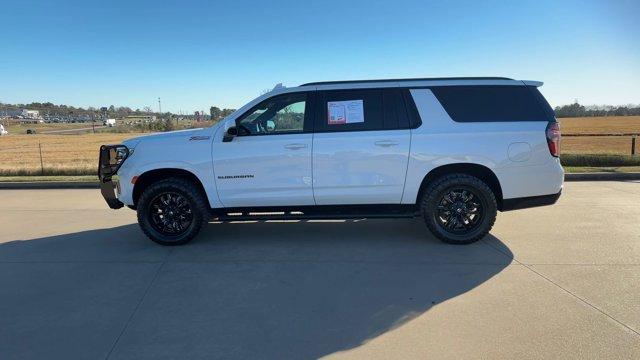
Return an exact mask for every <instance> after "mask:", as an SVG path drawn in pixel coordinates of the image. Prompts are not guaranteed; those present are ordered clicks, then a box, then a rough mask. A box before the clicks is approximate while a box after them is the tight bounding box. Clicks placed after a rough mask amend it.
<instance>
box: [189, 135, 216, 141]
mask: <svg viewBox="0 0 640 360" xmlns="http://www.w3.org/2000/svg"><path fill="white" fill-rule="evenodd" d="M209 139H211V136H192V137H190V138H189V141H197V140H209Z"/></svg>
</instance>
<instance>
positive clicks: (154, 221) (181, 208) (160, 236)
mask: <svg viewBox="0 0 640 360" xmlns="http://www.w3.org/2000/svg"><path fill="white" fill-rule="evenodd" d="M137 213H138V224H140V227H141V228H142V231H143V232H144V233H145V235H147V237H149V238H150V239H151V240H153V241H155V242H157V243H158V244H162V245H182V244H186V243H187V242H189V241H190V240H191V239H193V238H194V237H195V236H196V235H197V234H198V232H199V231H200V228H201V227H202V223H203V222H205V221H206V220H208V216H207V214H208V207H207V205H206V199H205V197H204V195H203V194H202V193H201V191H200V190H199V189H198V188H197V186H196V185H195V184H193V183H192V182H191V181H188V180H185V179H180V178H169V179H166V180H161V181H158V182H156V183H153V184H151V185H149V187H147V188H146V189H145V190H144V191H143V192H142V195H140V199H139V200H138V204H137Z"/></svg>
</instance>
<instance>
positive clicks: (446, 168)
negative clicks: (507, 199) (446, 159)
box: [416, 163, 503, 211]
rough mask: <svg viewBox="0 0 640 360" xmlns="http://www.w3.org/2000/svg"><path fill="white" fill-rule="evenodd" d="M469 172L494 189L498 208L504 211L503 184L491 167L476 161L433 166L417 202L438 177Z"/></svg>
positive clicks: (423, 180) (421, 186) (421, 188)
mask: <svg viewBox="0 0 640 360" xmlns="http://www.w3.org/2000/svg"><path fill="white" fill-rule="evenodd" d="M454 173H457V174H467V175H471V176H475V177H477V178H478V179H480V180H482V181H484V183H485V184H487V186H489V188H490V189H491V191H493V194H494V196H495V197H496V202H497V205H498V210H500V211H502V202H503V198H502V186H501V185H500V180H498V177H497V176H496V174H495V173H494V172H493V171H492V170H491V169H489V168H488V167H486V166H484V165H480V164H475V163H454V164H446V165H441V166H438V167H436V168H433V169H432V170H431V171H429V172H428V173H427V174H426V175H425V177H424V178H423V179H422V183H421V184H420V190H418V195H417V197H416V204H418V202H419V201H420V199H422V196H423V194H424V192H425V191H426V189H427V187H428V186H429V184H431V183H432V182H433V181H435V180H437V179H438V178H440V177H442V176H445V175H448V174H454Z"/></svg>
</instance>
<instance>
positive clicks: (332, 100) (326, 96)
mask: <svg viewBox="0 0 640 360" xmlns="http://www.w3.org/2000/svg"><path fill="white" fill-rule="evenodd" d="M318 95H319V96H318V98H319V101H318V110H317V111H318V115H317V116H316V119H317V120H316V126H315V128H314V131H315V132H342V131H367V130H396V129H406V128H408V127H409V118H408V115H407V112H406V109H405V104H404V99H403V96H402V93H401V90H399V89H396V88H391V89H362V90H351V89H350V90H335V91H333V90H332V91H320V92H319V94H318Z"/></svg>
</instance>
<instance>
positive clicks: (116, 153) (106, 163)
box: [98, 145, 129, 209]
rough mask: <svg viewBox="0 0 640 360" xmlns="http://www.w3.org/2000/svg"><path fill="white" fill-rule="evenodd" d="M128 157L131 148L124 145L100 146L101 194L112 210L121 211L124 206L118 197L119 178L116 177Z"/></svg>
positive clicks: (99, 172)
mask: <svg viewBox="0 0 640 360" xmlns="http://www.w3.org/2000/svg"><path fill="white" fill-rule="evenodd" d="M128 156H129V148H127V147H126V146H124V145H102V146H100V157H99V159H98V178H99V179H100V193H102V197H103V198H104V200H105V201H106V202H107V205H109V207H110V208H112V209H120V208H121V207H123V206H124V204H123V203H122V201H120V200H118V197H117V196H116V189H118V187H119V183H118V179H117V177H116V178H114V177H115V176H116V173H117V172H118V169H120V166H122V163H123V162H124V161H125V160H126V159H127V157H128Z"/></svg>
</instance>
